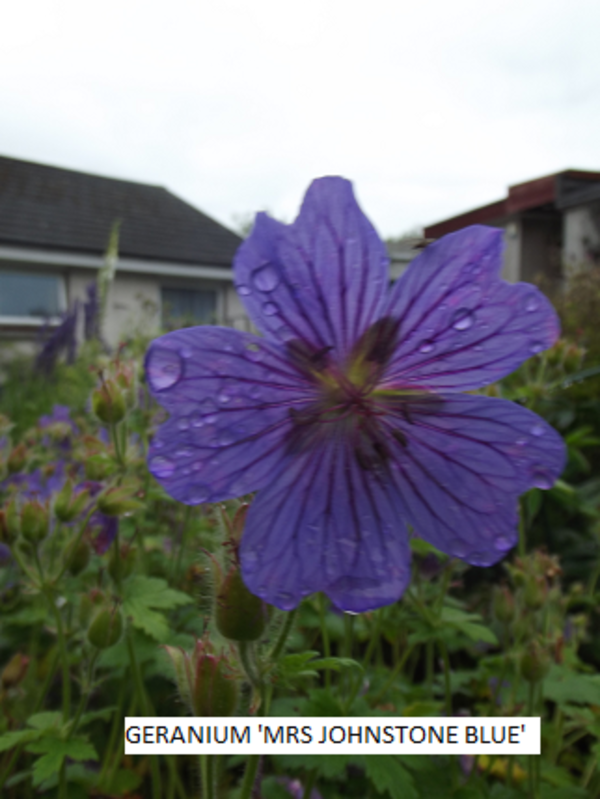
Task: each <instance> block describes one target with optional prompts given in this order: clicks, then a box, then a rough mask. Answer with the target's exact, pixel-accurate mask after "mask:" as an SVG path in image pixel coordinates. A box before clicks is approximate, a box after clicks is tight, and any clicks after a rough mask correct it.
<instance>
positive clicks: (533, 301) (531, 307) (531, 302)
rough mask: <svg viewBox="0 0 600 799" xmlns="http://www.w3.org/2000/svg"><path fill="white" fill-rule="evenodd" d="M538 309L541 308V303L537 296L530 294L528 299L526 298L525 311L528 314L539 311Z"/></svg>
mask: <svg viewBox="0 0 600 799" xmlns="http://www.w3.org/2000/svg"><path fill="white" fill-rule="evenodd" d="M538 307H539V302H538V298H537V297H536V296H535V294H530V295H529V296H528V297H526V298H525V310H526V311H527V312H528V313H532V312H533V311H537V309H538Z"/></svg>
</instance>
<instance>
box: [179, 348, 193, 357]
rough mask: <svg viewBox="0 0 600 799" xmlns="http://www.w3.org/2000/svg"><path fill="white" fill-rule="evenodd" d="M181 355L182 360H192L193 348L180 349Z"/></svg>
mask: <svg viewBox="0 0 600 799" xmlns="http://www.w3.org/2000/svg"><path fill="white" fill-rule="evenodd" d="M179 354H180V355H181V357H182V358H191V357H192V355H193V354H194V353H193V352H192V348H191V347H180V348H179Z"/></svg>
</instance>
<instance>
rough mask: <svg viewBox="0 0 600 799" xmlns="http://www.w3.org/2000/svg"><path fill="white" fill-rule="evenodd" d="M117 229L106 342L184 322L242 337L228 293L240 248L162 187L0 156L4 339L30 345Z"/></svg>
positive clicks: (236, 305) (80, 286) (241, 316)
mask: <svg viewBox="0 0 600 799" xmlns="http://www.w3.org/2000/svg"><path fill="white" fill-rule="evenodd" d="M117 221H119V222H120V229H119V258H118V262H117V271H116V275H115V279H114V282H113V284H112V287H111V290H110V293H109V295H108V301H107V307H106V317H105V325H104V330H103V334H104V337H105V338H106V340H107V341H108V342H109V343H110V344H113V345H114V344H116V343H117V342H118V341H119V340H120V339H121V338H122V337H123V336H124V335H126V334H127V333H128V332H132V331H134V330H135V329H138V330H140V329H146V330H148V331H150V330H154V329H157V328H158V326H159V325H160V324H161V323H162V324H163V325H172V326H177V325H178V324H181V323H189V322H190V321H193V322H198V323H203V322H204V323H207V322H215V323H217V324H225V325H230V326H234V327H239V328H241V329H247V327H248V324H249V323H248V320H247V317H246V315H245V313H244V310H243V308H242V305H241V303H240V302H239V299H238V297H237V294H236V292H235V290H234V287H233V274H232V268H231V264H232V260H233V256H234V254H235V251H236V250H237V248H238V247H239V245H240V244H241V241H242V239H241V238H240V237H239V236H238V235H236V234H235V233H233V232H232V231H231V230H228V229H227V228H225V227H223V225H220V224H219V223H218V222H215V221H214V220H213V219H211V218H210V217H208V216H206V215H205V214H203V213H202V212H201V211H198V210H197V209H196V208H193V207H192V206H191V205H188V203H186V202H184V201H183V200H180V199H179V198H178V197H176V196H175V195H173V194H171V193H170V192H169V191H167V189H164V188H162V187H160V186H149V185H146V184H144V183H134V182H131V181H126V180H115V179H113V178H105V177H99V176H97V175H89V174H86V173H83V172H75V171H72V170H69V169H59V168H57V167H53V166H46V165H43V164H37V163H32V162H29V161H21V160H17V159H14V158H5V157H0V340H3V341H13V342H21V343H22V342H26V341H30V342H31V341H33V340H35V338H36V335H37V330H38V329H39V327H40V325H42V324H43V323H44V322H45V321H46V320H47V319H48V318H56V317H58V316H59V315H60V313H61V312H62V311H64V310H65V309H66V308H67V307H68V306H70V305H72V304H73V303H74V302H75V300H77V299H80V300H84V299H85V296H86V286H87V285H88V284H89V283H90V282H91V281H92V280H93V279H95V277H96V275H97V272H98V270H99V269H100V267H101V266H102V265H103V263H104V252H105V249H106V246H107V244H108V239H109V234H110V231H111V229H112V227H113V225H114V223H115V222H117Z"/></svg>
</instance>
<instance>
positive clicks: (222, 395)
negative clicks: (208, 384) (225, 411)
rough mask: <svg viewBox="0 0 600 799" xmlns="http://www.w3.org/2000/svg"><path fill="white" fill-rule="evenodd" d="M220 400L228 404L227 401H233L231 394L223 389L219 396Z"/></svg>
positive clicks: (223, 403) (221, 402) (222, 403)
mask: <svg viewBox="0 0 600 799" xmlns="http://www.w3.org/2000/svg"><path fill="white" fill-rule="evenodd" d="M218 400H219V402H220V404H221V405H227V403H229V402H231V394H227V393H226V392H224V391H222V392H221V393H220V394H219V396H218Z"/></svg>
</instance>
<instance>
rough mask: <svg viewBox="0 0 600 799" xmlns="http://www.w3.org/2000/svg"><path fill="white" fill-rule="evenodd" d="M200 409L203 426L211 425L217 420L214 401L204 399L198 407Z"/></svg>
mask: <svg viewBox="0 0 600 799" xmlns="http://www.w3.org/2000/svg"><path fill="white" fill-rule="evenodd" d="M200 409H201V411H202V413H203V414H204V422H205V424H213V422H215V421H216V419H217V406H216V405H215V403H214V401H213V400H211V399H210V398H209V399H205V400H204V402H203V403H202V404H201V405H200Z"/></svg>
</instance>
